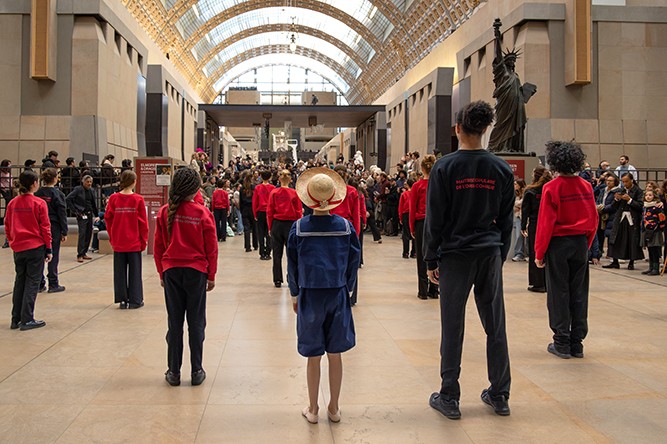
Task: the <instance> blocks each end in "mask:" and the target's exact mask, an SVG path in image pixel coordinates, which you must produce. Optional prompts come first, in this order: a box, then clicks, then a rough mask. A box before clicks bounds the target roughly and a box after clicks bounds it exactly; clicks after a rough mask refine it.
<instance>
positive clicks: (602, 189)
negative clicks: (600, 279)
mask: <svg viewBox="0 0 667 444" xmlns="http://www.w3.org/2000/svg"><path fill="white" fill-rule="evenodd" d="M619 183H620V181H619V180H618V177H617V176H616V175H615V174H614V173H607V175H606V176H605V178H604V183H602V184H600V186H599V187H598V194H597V196H596V197H595V203H596V204H597V209H598V214H599V216H600V223H599V228H598V233H597V240H598V248H599V250H600V254H601V255H602V254H604V241H605V239H609V237H610V236H611V230H612V227H613V226H614V216H615V215H616V208H615V207H614V205H613V203H614V194H616V191H618V185H619ZM594 242H595V241H594ZM608 248H609V245H607V253H609V251H608Z"/></svg>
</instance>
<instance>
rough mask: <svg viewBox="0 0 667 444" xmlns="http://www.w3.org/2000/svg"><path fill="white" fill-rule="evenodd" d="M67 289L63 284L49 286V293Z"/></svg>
mask: <svg viewBox="0 0 667 444" xmlns="http://www.w3.org/2000/svg"><path fill="white" fill-rule="evenodd" d="M63 291H65V287H63V286H62V285H56V286H55V287H49V289H48V291H47V293H60V292H63Z"/></svg>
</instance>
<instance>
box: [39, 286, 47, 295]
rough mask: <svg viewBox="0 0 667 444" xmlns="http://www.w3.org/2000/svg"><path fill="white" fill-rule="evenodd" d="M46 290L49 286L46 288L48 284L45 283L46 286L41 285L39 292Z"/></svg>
mask: <svg viewBox="0 0 667 444" xmlns="http://www.w3.org/2000/svg"><path fill="white" fill-rule="evenodd" d="M46 290H47V288H46V284H44V286H43V287H41V288H40V289H39V291H38V292H39V293H44V292H45V291H46Z"/></svg>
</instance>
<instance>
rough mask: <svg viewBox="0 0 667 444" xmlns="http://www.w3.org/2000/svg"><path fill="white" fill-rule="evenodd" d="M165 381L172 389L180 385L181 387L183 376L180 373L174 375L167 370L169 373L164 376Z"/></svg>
mask: <svg viewBox="0 0 667 444" xmlns="http://www.w3.org/2000/svg"><path fill="white" fill-rule="evenodd" d="M164 379H165V380H166V381H167V383H169V385H171V386H172V387H176V386H178V385H181V375H180V373H174V372H172V371H171V370H167V372H166V373H165V374H164Z"/></svg>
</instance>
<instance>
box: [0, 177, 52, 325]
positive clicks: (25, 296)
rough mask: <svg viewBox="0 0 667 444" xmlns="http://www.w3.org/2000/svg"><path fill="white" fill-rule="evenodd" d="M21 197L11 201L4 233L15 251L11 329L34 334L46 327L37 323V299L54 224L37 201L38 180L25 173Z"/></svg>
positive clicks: (41, 322)
mask: <svg viewBox="0 0 667 444" xmlns="http://www.w3.org/2000/svg"><path fill="white" fill-rule="evenodd" d="M19 183H20V188H19V190H20V192H21V195H20V196H18V197H16V198H14V199H12V201H11V202H9V204H8V205H7V211H6V214H5V232H6V233H7V240H8V241H9V246H10V247H11V249H12V250H13V251H14V266H15V269H16V279H15V280H14V294H13V296H12V302H13V306H12V323H11V327H10V328H11V329H12V330H16V329H17V328H20V329H21V330H32V329H33V328H40V327H44V326H45V325H46V322H44V321H38V320H35V316H34V315H35V299H37V292H38V291H39V286H40V284H41V281H42V277H43V276H44V261H46V262H50V261H51V259H52V258H53V254H52V251H51V223H50V221H49V210H48V208H47V206H46V202H45V201H44V200H42V199H40V198H39V197H35V195H34V194H35V191H37V190H38V189H39V176H38V175H37V173H35V172H34V171H31V170H26V171H24V172H22V173H21V175H20V176H19Z"/></svg>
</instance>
